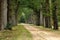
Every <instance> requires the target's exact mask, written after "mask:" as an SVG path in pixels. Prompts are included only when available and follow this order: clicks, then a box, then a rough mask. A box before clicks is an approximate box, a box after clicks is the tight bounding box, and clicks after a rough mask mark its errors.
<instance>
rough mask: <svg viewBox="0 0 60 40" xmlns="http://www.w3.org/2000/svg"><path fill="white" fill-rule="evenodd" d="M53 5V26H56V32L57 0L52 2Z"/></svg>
mask: <svg viewBox="0 0 60 40" xmlns="http://www.w3.org/2000/svg"><path fill="white" fill-rule="evenodd" d="M52 4H53V9H52V17H53V26H54V30H58V19H57V0H52Z"/></svg>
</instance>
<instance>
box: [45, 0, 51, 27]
mask: <svg viewBox="0 0 60 40" xmlns="http://www.w3.org/2000/svg"><path fill="white" fill-rule="evenodd" d="M45 3H46V4H45V7H46V16H45V27H46V28H51V23H50V22H51V20H50V9H49V8H50V7H49V0H46V2H45Z"/></svg>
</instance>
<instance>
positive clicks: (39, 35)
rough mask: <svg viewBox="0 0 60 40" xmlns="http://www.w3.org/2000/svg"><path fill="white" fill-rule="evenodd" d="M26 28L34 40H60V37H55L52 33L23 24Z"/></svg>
mask: <svg viewBox="0 0 60 40" xmlns="http://www.w3.org/2000/svg"><path fill="white" fill-rule="evenodd" d="M23 25H24V27H25V28H26V29H27V30H29V32H30V33H31V34H32V37H33V40H60V36H59V35H57V36H56V35H54V34H53V33H51V32H46V31H41V30H39V29H37V28H35V27H32V26H30V25H29V24H23Z"/></svg>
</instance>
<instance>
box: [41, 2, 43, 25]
mask: <svg viewBox="0 0 60 40" xmlns="http://www.w3.org/2000/svg"><path fill="white" fill-rule="evenodd" d="M42 6H43V4H42V3H41V4H40V26H43V7H42Z"/></svg>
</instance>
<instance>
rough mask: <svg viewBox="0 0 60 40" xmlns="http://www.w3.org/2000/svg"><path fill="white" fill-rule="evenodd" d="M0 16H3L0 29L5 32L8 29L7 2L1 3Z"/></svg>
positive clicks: (2, 0) (3, 0) (2, 1)
mask: <svg viewBox="0 0 60 40" xmlns="http://www.w3.org/2000/svg"><path fill="white" fill-rule="evenodd" d="M0 8H1V9H0V12H1V13H0V14H1V17H0V19H1V20H0V21H1V24H0V27H1V28H0V29H1V30H4V28H5V27H6V25H7V0H1V2H0Z"/></svg>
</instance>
